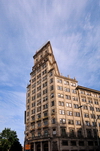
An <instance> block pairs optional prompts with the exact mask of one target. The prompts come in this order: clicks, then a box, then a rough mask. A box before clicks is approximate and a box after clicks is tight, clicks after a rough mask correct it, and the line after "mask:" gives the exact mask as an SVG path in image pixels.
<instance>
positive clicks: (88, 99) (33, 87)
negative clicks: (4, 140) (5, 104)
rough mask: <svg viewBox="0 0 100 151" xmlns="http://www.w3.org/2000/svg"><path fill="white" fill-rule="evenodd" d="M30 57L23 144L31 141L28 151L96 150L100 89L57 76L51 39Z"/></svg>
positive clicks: (99, 114)
mask: <svg viewBox="0 0 100 151" xmlns="http://www.w3.org/2000/svg"><path fill="white" fill-rule="evenodd" d="M33 58H34V66H33V67H32V72H31V73H30V83H29V85H28V86H27V93H26V111H25V144H26V145H27V144H30V146H31V151H96V150H97V149H98V145H99V136H100V120H99V119H100V91H97V90H93V89H89V88H87V87H83V86H78V81H76V79H75V78H74V79H71V78H70V77H69V76H68V77H64V76H62V75H60V72H59V69H58V66H57V63H56V60H55V57H54V55H53V51H52V47H51V44H50V42H47V43H46V44H45V45H44V46H43V47H42V48H41V49H40V50H39V51H37V52H36V54H35V55H34V56H33ZM79 107H80V108H79ZM97 130H98V131H97Z"/></svg>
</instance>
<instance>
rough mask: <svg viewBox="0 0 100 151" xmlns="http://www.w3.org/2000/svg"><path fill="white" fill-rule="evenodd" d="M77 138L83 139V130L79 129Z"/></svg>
mask: <svg viewBox="0 0 100 151" xmlns="http://www.w3.org/2000/svg"><path fill="white" fill-rule="evenodd" d="M77 136H78V137H79V138H80V137H82V130H81V129H78V130H77Z"/></svg>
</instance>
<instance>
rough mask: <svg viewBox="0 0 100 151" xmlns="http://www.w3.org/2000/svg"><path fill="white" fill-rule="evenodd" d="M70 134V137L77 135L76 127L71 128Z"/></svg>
mask: <svg viewBox="0 0 100 151" xmlns="http://www.w3.org/2000/svg"><path fill="white" fill-rule="evenodd" d="M69 136H70V137H74V136H75V132H74V129H72V128H69Z"/></svg>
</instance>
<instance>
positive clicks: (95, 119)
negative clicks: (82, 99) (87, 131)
mask: <svg viewBox="0 0 100 151" xmlns="http://www.w3.org/2000/svg"><path fill="white" fill-rule="evenodd" d="M85 105H89V106H90V107H92V115H93V111H94V109H93V105H92V104H91V103H85V104H84V105H81V106H79V107H78V108H82V107H83V106H85ZM94 115H95V114H94ZM97 120H98V119H97V117H96V116H94V126H95V130H96V132H97V144H98V148H99V139H98V129H97ZM83 122H84V121H83Z"/></svg>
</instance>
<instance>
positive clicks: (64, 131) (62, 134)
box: [61, 128, 66, 136]
mask: <svg viewBox="0 0 100 151" xmlns="http://www.w3.org/2000/svg"><path fill="white" fill-rule="evenodd" d="M61 136H66V129H65V128H61Z"/></svg>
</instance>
